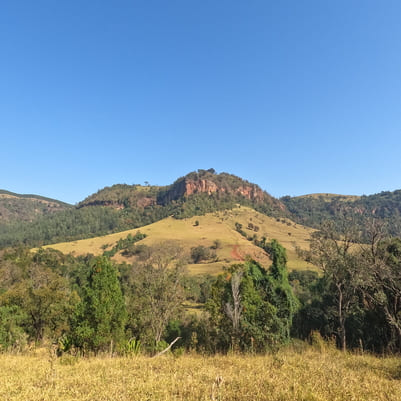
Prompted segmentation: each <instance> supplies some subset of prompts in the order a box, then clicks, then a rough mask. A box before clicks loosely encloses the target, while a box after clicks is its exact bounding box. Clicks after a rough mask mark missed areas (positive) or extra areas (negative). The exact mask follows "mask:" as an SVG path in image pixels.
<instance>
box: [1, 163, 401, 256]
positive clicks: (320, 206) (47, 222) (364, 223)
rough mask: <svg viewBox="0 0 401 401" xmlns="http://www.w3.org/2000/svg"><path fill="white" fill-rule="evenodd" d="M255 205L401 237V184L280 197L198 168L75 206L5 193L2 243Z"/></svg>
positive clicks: (43, 240)
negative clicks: (375, 226)
mask: <svg viewBox="0 0 401 401" xmlns="http://www.w3.org/2000/svg"><path fill="white" fill-rule="evenodd" d="M237 205H242V206H246V207H250V208H252V209H254V210H256V211H258V212H260V213H262V214H264V215H266V216H270V217H276V218H289V219H291V220H292V221H294V222H296V223H297V224H302V225H304V226H308V227H313V228H319V226H320V224H321V223H322V222H323V221H325V220H331V221H333V222H334V225H335V227H336V229H337V231H338V232H339V233H341V232H342V231H343V230H344V227H346V226H347V225H349V224H350V222H352V224H356V225H357V226H359V228H360V231H361V232H362V234H363V233H364V232H365V231H366V228H367V227H368V222H369V221H370V220H372V219H374V220H377V221H379V222H382V223H384V225H385V230H386V232H387V233H388V234H390V235H393V236H401V190H398V191H394V192H381V193H380V194H375V195H369V196H348V195H335V194H311V195H304V196H298V197H289V196H285V197H282V198H280V199H276V198H274V197H272V196H271V195H269V194H268V193H267V192H265V191H263V190H262V189H261V188H260V187H259V186H258V185H256V184H253V183H250V182H248V181H246V180H244V179H242V178H240V177H237V176H235V175H232V174H228V173H219V174H218V173H216V172H215V171H214V170H213V169H209V170H198V171H195V172H191V173H189V174H187V175H186V176H184V177H181V178H179V179H177V180H176V181H175V182H174V183H173V184H171V185H168V186H150V185H145V186H143V185H127V184H117V185H113V186H110V187H105V188H103V189H101V190H99V191H98V192H97V193H95V194H92V195H90V196H88V197H87V198H86V199H84V200H83V201H82V202H80V203H79V204H78V205H77V206H75V207H72V206H70V205H66V204H64V203H62V202H58V201H54V200H52V199H47V198H42V197H38V196H34V195H17V194H13V193H9V192H6V191H2V192H1V193H0V249H1V248H4V247H7V246H14V245H21V244H22V245H27V246H42V245H47V244H52V243H58V242H64V241H71V240H78V239H84V238H91V237H97V236H99V235H106V234H111V233H115V232H121V231H124V230H130V229H135V228H138V227H142V226H145V225H149V224H152V223H154V222H157V221H160V220H163V219H165V218H167V217H169V216H171V217H173V218H174V219H177V220H179V219H188V218H191V217H194V216H202V215H205V214H206V213H213V212H219V211H223V210H230V209H233V208H234V207H236V206H237Z"/></svg>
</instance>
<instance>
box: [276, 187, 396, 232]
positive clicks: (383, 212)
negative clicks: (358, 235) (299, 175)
mask: <svg viewBox="0 0 401 401" xmlns="http://www.w3.org/2000/svg"><path fill="white" fill-rule="evenodd" d="M280 200H281V201H282V202H283V203H284V204H285V205H286V207H287V209H288V211H289V213H290V214H291V218H292V219H293V220H294V221H296V222H297V223H299V224H304V225H307V226H309V227H315V228H318V227H319V225H320V224H321V223H322V221H324V220H331V221H333V222H334V223H335V226H336V227H337V229H338V231H340V232H341V230H342V227H344V225H346V224H347V223H348V222H349V221H350V220H352V222H353V223H354V224H356V225H358V226H359V228H360V229H361V231H362V232H363V231H364V230H365V229H366V226H367V223H368V222H369V220H372V219H374V220H377V221H380V222H382V223H383V224H384V225H385V230H386V232H387V233H388V234H390V235H393V236H401V190H397V191H393V192H388V191H387V192H381V193H379V194H374V195H368V196H366V195H364V196H345V195H331V194H313V195H304V196H298V197H293V198H291V197H289V196H285V197H283V198H281V199H280Z"/></svg>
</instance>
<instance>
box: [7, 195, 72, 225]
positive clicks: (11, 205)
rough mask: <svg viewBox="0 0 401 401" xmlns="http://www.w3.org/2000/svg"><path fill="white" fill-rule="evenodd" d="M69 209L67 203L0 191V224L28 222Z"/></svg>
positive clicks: (37, 196)
mask: <svg viewBox="0 0 401 401" xmlns="http://www.w3.org/2000/svg"><path fill="white" fill-rule="evenodd" d="M71 207H72V206H71V205H68V204H67V203H64V202H61V201H58V200H55V199H50V198H45V197H43V196H39V195H21V194H16V193H13V192H9V191H5V190H0V224H2V223H3V224H4V223H11V222H14V221H24V222H30V221H33V220H35V219H36V218H38V217H41V216H45V215H48V214H52V213H57V212H60V211H62V210H66V209H69V208H71Z"/></svg>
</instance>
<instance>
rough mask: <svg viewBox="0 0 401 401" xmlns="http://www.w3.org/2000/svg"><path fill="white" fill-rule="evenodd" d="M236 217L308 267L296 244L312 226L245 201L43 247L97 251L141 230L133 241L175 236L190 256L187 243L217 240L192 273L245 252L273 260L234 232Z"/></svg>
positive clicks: (303, 243) (294, 265)
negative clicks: (275, 215)
mask: <svg viewBox="0 0 401 401" xmlns="http://www.w3.org/2000/svg"><path fill="white" fill-rule="evenodd" d="M236 223H240V224H242V226H243V227H244V231H245V232H246V233H247V235H248V236H253V235H256V236H257V237H258V238H262V237H263V236H265V237H266V238H267V239H268V240H271V239H273V238H275V239H277V240H278V241H279V242H280V243H281V244H282V245H283V246H284V247H285V248H286V249H287V254H288V257H289V262H288V267H289V269H300V268H306V267H309V268H310V266H308V265H307V264H306V263H305V262H303V261H302V260H300V259H298V257H297V255H296V253H295V246H296V245H297V246H299V247H301V248H303V249H305V248H307V247H308V238H309V236H310V234H311V232H312V231H313V230H311V229H309V228H307V227H303V226H300V225H297V224H295V223H293V222H291V221H290V220H288V219H276V218H272V217H268V216H265V215H263V214H261V213H259V212H256V211H255V210H253V209H251V208H248V207H243V206H241V207H237V208H235V209H233V210H226V211H220V212H214V213H209V214H206V215H204V216H199V217H193V218H188V219H180V220H177V219H174V218H173V217H168V218H166V219H163V220H161V221H158V222H156V223H153V224H150V225H147V226H144V227H140V228H138V229H134V230H128V231H124V232H120V233H115V234H110V235H107V236H102V237H97V238H90V239H85V240H80V241H73V242H65V243H59V244H54V245H49V246H47V247H50V248H54V249H57V250H59V251H61V252H63V253H73V254H74V255H82V254H86V253H92V254H94V255H100V254H102V253H103V252H104V251H105V250H110V249H111V248H113V246H115V244H116V243H117V241H118V240H119V239H124V238H126V237H127V236H128V235H129V234H132V235H134V234H135V233H136V232H137V231H138V230H139V231H140V232H141V233H143V234H146V235H147V237H146V238H145V239H143V240H142V241H140V242H138V243H137V244H143V245H148V246H152V245H154V244H157V243H160V242H164V241H175V242H177V243H178V244H179V245H180V246H182V247H183V248H184V249H185V251H186V253H187V255H188V257H189V254H190V250H191V248H193V247H196V246H199V245H202V246H204V247H206V248H209V249H210V248H211V247H212V248H213V246H214V244H215V241H216V240H218V242H219V246H218V247H217V249H215V257H212V258H211V259H210V260H207V261H203V262H201V263H197V264H194V263H192V264H190V265H189V271H190V273H191V274H201V273H210V274H215V273H219V272H220V271H221V269H222V267H223V266H225V265H229V264H231V263H235V262H238V261H242V260H244V259H245V257H246V256H247V255H250V256H251V257H252V258H254V259H256V260H257V261H259V262H260V263H261V264H262V265H264V266H269V265H270V264H271V261H270V259H269V256H268V255H267V254H266V252H265V251H264V250H262V249H261V248H259V247H257V246H255V245H254V244H253V243H252V242H251V241H249V240H247V239H246V238H244V236H242V235H241V234H240V233H238V232H237V231H236V229H235V225H236ZM248 227H253V228H252V229H250V228H248ZM255 227H257V232H255ZM114 259H115V260H116V261H118V262H123V261H126V262H132V261H133V260H134V259H135V257H124V256H123V255H122V254H121V252H120V253H118V254H116V255H115V256H114Z"/></svg>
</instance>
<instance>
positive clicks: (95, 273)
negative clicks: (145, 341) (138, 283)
mask: <svg viewBox="0 0 401 401" xmlns="http://www.w3.org/2000/svg"><path fill="white" fill-rule="evenodd" d="M126 318H127V313H126V308H125V303H124V298H123V295H122V292H121V287H120V282H119V280H118V273H117V269H116V268H115V266H114V265H113V264H112V262H111V261H110V260H109V259H107V258H105V257H98V258H97V259H96V260H95V262H94V264H93V266H92V268H91V270H90V273H89V277H88V284H87V287H86V288H85V289H84V297H83V299H82V302H81V303H80V305H79V307H78V310H77V314H76V316H75V322H74V323H75V324H74V341H75V343H76V345H77V346H79V347H81V348H83V349H84V350H86V349H88V350H94V351H95V352H98V351H101V350H105V349H106V347H107V346H110V347H112V346H113V344H118V343H119V342H120V341H121V340H122V339H123V337H124V327H125V322H126Z"/></svg>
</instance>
